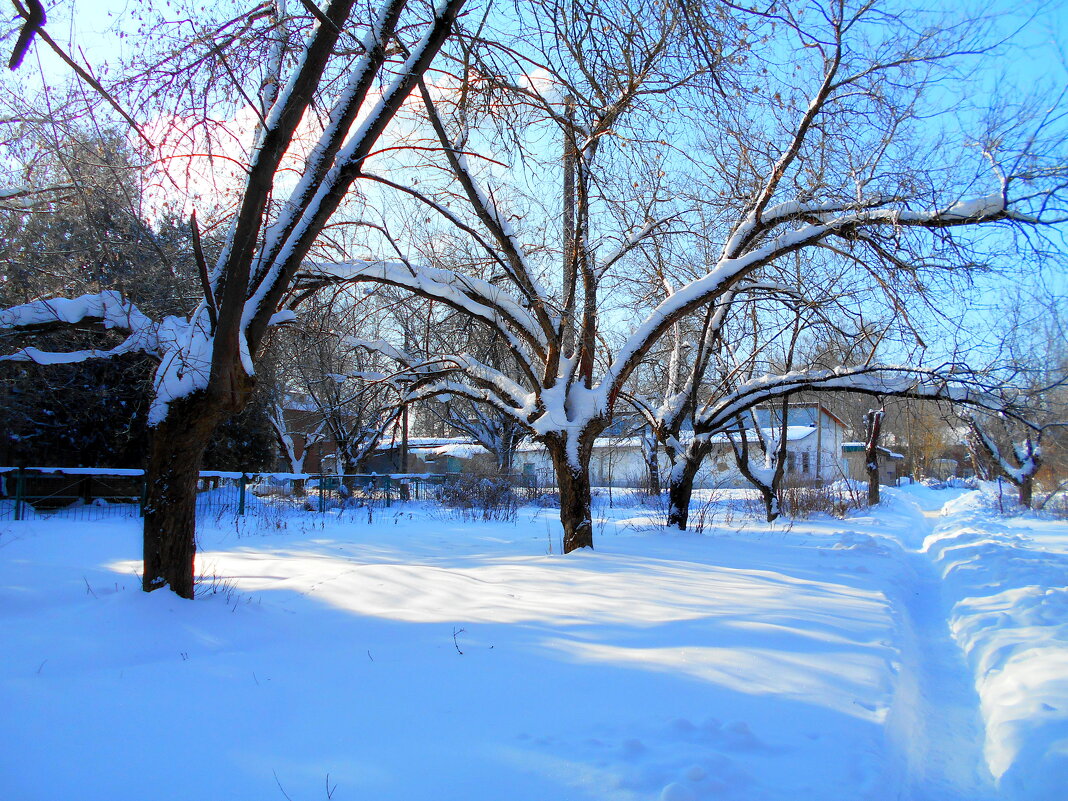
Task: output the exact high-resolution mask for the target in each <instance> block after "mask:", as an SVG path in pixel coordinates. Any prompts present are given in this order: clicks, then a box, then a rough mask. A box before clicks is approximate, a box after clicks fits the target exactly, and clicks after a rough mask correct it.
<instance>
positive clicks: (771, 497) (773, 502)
mask: <svg viewBox="0 0 1068 801" xmlns="http://www.w3.org/2000/svg"><path fill="white" fill-rule="evenodd" d="M758 489H759V490H760V498H761V500H763V501H764V515H765V517H767V519H768V522H769V523H774V522H775V521H776V520H777V519H778V517H779V514H780V510H779V499H778V497H776V495H775V490H774V489H773V488H772V487H769V486H767V485H765V484H761V485H760V486H759V487H758Z"/></svg>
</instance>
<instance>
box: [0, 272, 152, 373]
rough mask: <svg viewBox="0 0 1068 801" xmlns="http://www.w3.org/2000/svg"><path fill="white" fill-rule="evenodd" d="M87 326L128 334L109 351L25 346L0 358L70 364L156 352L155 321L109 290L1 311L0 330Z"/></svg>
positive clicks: (23, 330) (40, 329)
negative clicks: (46, 349) (48, 348)
mask: <svg viewBox="0 0 1068 801" xmlns="http://www.w3.org/2000/svg"><path fill="white" fill-rule="evenodd" d="M87 325H88V326H99V327H101V328H103V329H104V330H108V331H117V332H126V333H127V337H126V339H125V340H123V342H121V343H120V344H119V345H117V346H115V347H114V348H110V349H108V350H96V349H89V350H78V351H68V352H50V351H43V350H40V349H38V348H34V347H27V348H22V349H20V350H18V351H15V352H14V353H11V354H8V355H6V356H0V360H4V361H33V362H37V363H38V364H73V363H77V362H83V361H86V360H87V359H106V358H111V357H114V356H119V355H122V354H125V353H146V354H151V355H155V356H158V355H159V351H160V340H159V329H158V326H157V324H156V323H155V321H153V320H152V319H150V318H149V317H147V316H146V315H144V314H143V313H142V312H141V311H140V309H138V308H137V306H135V305H134V304H133V303H131V302H129V301H128V300H126V299H125V298H123V297H122V295H120V294H119V293H118V292H114V291H111V290H108V291H105V292H100V293H97V294H95V295H82V296H81V297H78V298H52V299H49V300H37V301H33V302H32V303H26V304H23V305H21V306H12V307H11V308H8V309H4V310H2V311H0V331H5V330H6V331H12V332H41V331H50V330H58V329H64V328H75V327H80V326H87Z"/></svg>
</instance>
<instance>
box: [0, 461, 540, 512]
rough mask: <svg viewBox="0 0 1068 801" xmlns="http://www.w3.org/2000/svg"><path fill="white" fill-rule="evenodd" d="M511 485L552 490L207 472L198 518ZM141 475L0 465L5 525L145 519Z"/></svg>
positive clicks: (521, 495)
mask: <svg viewBox="0 0 1068 801" xmlns="http://www.w3.org/2000/svg"><path fill="white" fill-rule="evenodd" d="M489 480H492V481H504V482H507V483H508V484H509V485H510V487H511V490H512V491H513V492H514V493H515V495H516V497H517V499H519V500H522V501H529V500H533V499H535V498H539V497H543V496H545V495H546V493H550V492H553V491H554V490H555V488H554V487H551V486H545V485H544V482H537V481H533V480H532V479H531V477H530V476H523V475H516V476H511V477H507V476H506V477H495V478H492V479H490V478H488V477H487V478H480V477H477V476H472V475H470V474H444V475H437V474H423V473H421V474H388V475H378V474H358V475H333V474H329V475H326V474H295V473H251V472H250V473H239V472H222V471H214V470H205V471H202V472H201V473H200V480H199V483H198V487H197V516H198V517H206V518H212V517H214V518H219V517H223V516H230V515H234V516H246V515H255V514H265V513H271V514H278V513H285V512H294V513H297V512H300V513H319V514H325V513H327V512H331V511H338V510H346V509H367V510H372V509H375V508H390V507H392V506H394V505H395V504H399V503H404V502H406V501H428V500H429V501H435V500H440V499H441V498H442V496H443V495H445V496H447V497H451V496H453V495H455V492H454V491H453V492H447V491H446V490H455V488H456V486H457V484H460V483H462V482H473V483H476V484H477V483H478V482H482V481H489ZM144 503H145V476H144V471H142V470H118V469H98V468H81V467H79V468H50V467H18V468H16V467H0V520H28V519H32V518H35V517H40V516H58V517H61V518H64V519H75V520H100V519H106V518H111V517H138V516H141V515H143V514H144Z"/></svg>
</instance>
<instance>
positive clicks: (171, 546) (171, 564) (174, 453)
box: [142, 394, 221, 598]
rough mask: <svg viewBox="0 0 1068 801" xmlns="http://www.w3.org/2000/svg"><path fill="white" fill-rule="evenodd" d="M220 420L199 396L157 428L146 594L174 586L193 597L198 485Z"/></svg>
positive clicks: (149, 487)
mask: <svg viewBox="0 0 1068 801" xmlns="http://www.w3.org/2000/svg"><path fill="white" fill-rule="evenodd" d="M220 416H221V415H220V412H219V411H218V410H216V409H213V408H212V406H211V404H210V402H209V401H208V400H207V398H206V397H205V396H204V395H203V394H197V395H193V396H190V397H188V398H182V399H180V400H177V401H174V402H173V403H171V405H170V409H169V411H168V414H167V417H166V418H165V419H164V420H163V421H162V422H160V423H159V424H158V425H157V426H156V427H155V428H153V429H152V438H151V444H150V446H149V456H148V464H147V465H146V473H145V483H146V495H145V520H144V575H143V577H142V587H143V589H144V590H145V592H151V591H152V590H157V589H159V588H161V587H164V586H169V587H170V588H171V590H172V591H173V592H174V593H176V594H177V595H179V596H181V597H182V598H192V597H193V584H194V576H195V573H194V568H193V560H194V557H195V556H196V499H197V480H198V479H199V477H200V466H201V462H202V461H203V458H204V450H205V449H206V448H207V446H208V442H209V441H210V439H211V435H212V433H213V432H214V431H215V427H216V425H217V423H218V422H219V419H220Z"/></svg>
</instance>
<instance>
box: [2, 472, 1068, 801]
mask: <svg viewBox="0 0 1068 801" xmlns="http://www.w3.org/2000/svg"><path fill="white" fill-rule="evenodd" d="M887 494H888V498H887V500H886V502H885V503H884V504H883V505H882V506H880V507H879V508H877V509H875V510H870V511H868V512H865V513H864V514H862V515H859V516H856V517H854V518H850V519H848V520H844V521H843V520H834V519H830V518H824V519H819V520H812V521H802V522H797V523H794V524H792V525H778V526H767V525H765V524H762V523H754V522H753V521H752V520H751V519H749V518H748V517H745V516H744V515H743V514H742V513H741V512H739V511H737V510H736V509H735V510H733V511H732V507H731V506H730V505H729V504H728V503H726V502H725V503H724V504H723V507H722V509H721V511H720V512H718V514H717V515H716V517H715V520H714V521H713V522H712V524H710V525H708V526H706V527H705V529H704V531H703V533H702V534H693V533H690V534H665V533H664V532H663V529H659V528H656V527H655V526H654V525H653V518H654V517H655V514H654V513H652V512H650V511H649V510H648V509H645V508H643V507H640V506H629V507H628V506H623V507H620V506H619V505H618V498H616V499H615V501H616V504H617V505H616V506H615V508H608V506H607V499H604V498H602V499H600V501H601V502H602V508H600V509H599V513H600V522H599V524H598V531H597V546H598V549H597V551H595V552H592V553H591V552H581V553H576V554H571V555H568V556H566V557H564V556H560V555H559V553H558V548H557V547H556V545H555V543H554V542H553V540H554V539H555V538H556V536H557V535H558V527H559V526H558V523H557V522H556V521H555V519H554V517H553V511H552V510H535V509H524V510H521V512H520V516H519V519H518V520H517V521H515V522H508V523H502V522H496V523H482V522H465V521H462V520H459V519H457V518H455V517H453V516H451V515H450V514H448V513H446V512H442V511H440V510H435V509H432V508H428V507H423V506H417V505H412V506H411V507H410V508H403V509H392V510H378V511H377V512H376V513H375V515H374V517H373V521H372V522H369V521H368V515H367V513H366V511H363V510H356V512H355V513H352V514H351V515H350V514H348V513H346V514H344V515H342V516H340V517H339V516H337V515H336V514H335V515H333V516H326V517H322V516H318V515H301V514H293V515H273V516H272V515H270V514H264V515H262V516H255V515H253V516H249V517H246V518H242V519H239V520H237V521H236V522H235V521H226V520H220V521H214V522H213V523H211V524H209V525H208V526H207V527H205V529H204V530H203V531H202V532H201V535H200V547H201V554H200V556H199V558H198V569H199V571H200V572H201V573H202V574H203V575H204V576H205V581H204V584H203V587H204V590H205V592H204V594H203V595H201V597H199V598H198V599H197V600H196V601H193V602H187V601H181V600H179V599H177V598H176V597H174V596H173V595H171V594H169V593H166V592H156V593H152V594H150V595H146V594H144V593H141V592H140V591H139V590H138V583H137V579H136V576H135V571H136V570H137V568H138V556H139V547H140V531H139V528H138V521H136V520H116V521H114V522H100V523H69V522H63V521H62V520H61V519H59V518H50V519H45V518H41V519H36V520H29V521H24V522H20V523H11V522H4V523H0V648H2V649H3V653H4V659H3V660H2V661H0V705H2V706H0V708H2V709H3V710H4V719H5V725H4V726H3V727H0V798H12V799H15V798H17V799H25V800H28V801H30V800H32V799H57V798H79V799H102V800H103V799H106V800H107V801H116V800H117V799H133V798H140V797H142V796H143V795H144V793H145V792H146V788H151V794H152V795H153V797H155V798H160V799H171V798H173V799H179V798H181V799H186V798H190V797H193V798H209V799H210V798H226V799H249V801H253V800H255V801H263V800H264V799H279V800H282V799H286V798H288V799H291V801H311V800H312V799H330V801H346V799H360V800H361V801H365V800H366V799H376V800H377V799H382V800H387V799H410V800H411V801H430V800H431V799H432V800H433V801H439V800H445V801H447V800H451V799H456V801H460V800H461V799H462V800H463V801H482V800H485V801H490V799H493V801H497V800H498V799H509V801H524V800H525V799H530V801H535V800H536V801H546V800H547V799H551V800H552V801H586V800H587V799H618V800H620V801H632V800H633V801H637V800H638V799H643V800H644V799H649V800H651V801H690V800H693V799H745V800H746V801H760V799H784V800H785V799H789V801H795V800H796V799H819V800H820V801H827V800H828V799H849V800H850V801H852V800H853V799H872V800H875V801H891V800H893V801H899V800H904V801H928V799H929V800H930V801H935V800H936V799H937V801H965V799H967V801H1018V800H1024V799H1026V801H1033V800H1036V799H1043V800H1048V801H1060V800H1061V799H1064V798H1066V797H1068V794H1066V793H1065V792H1064V788H1065V787H1068V684H1066V681H1068V679H1066V677H1068V614H1066V611H1068V609H1066V602H1065V599H1066V594H1068V587H1066V584H1068V580H1066V564H1068V523H1065V522H1064V521H1060V522H1057V521H1052V520H1047V519H1043V518H1040V517H1038V516H1024V517H1013V518H1005V517H1000V516H998V515H997V514H996V513H995V511H994V508H993V506H992V505H991V503H990V501H989V499H987V498H984V496H982V495H981V494H980V493H964V492H962V491H960V490H956V491H933V490H927V489H924V488H922V487H915V488H911V489H909V490H903V491H898V492H889V493H887ZM728 500H729V499H728Z"/></svg>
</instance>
